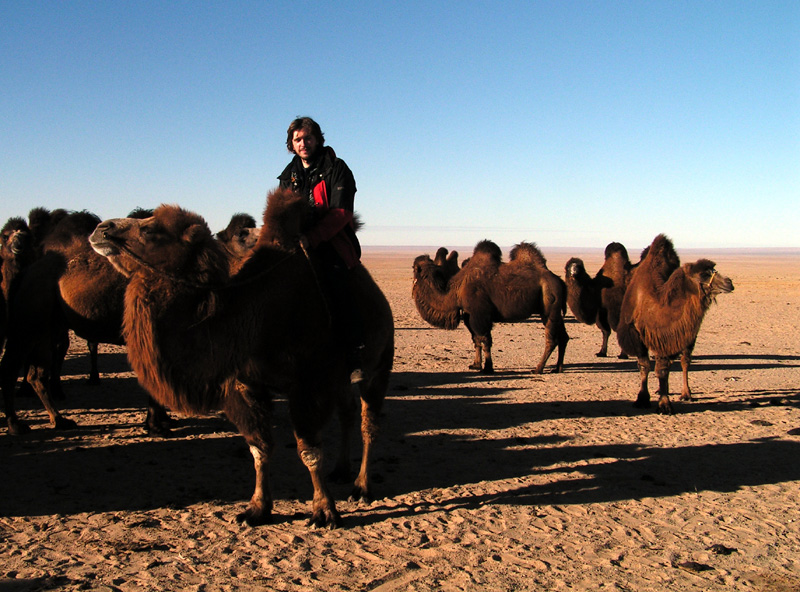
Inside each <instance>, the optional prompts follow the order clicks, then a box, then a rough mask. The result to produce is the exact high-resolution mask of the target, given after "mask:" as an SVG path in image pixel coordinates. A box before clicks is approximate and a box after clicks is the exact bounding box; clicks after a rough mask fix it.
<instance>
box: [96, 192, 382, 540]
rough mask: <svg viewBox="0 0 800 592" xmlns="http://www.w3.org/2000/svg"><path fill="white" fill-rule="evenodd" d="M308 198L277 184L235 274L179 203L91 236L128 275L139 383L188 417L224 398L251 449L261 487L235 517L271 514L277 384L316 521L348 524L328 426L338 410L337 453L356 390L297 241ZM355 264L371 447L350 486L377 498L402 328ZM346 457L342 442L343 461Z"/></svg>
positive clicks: (366, 441)
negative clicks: (386, 409)
mask: <svg viewBox="0 0 800 592" xmlns="http://www.w3.org/2000/svg"><path fill="white" fill-rule="evenodd" d="M307 207H308V206H307V203H306V202H305V199H304V198H303V197H301V196H298V195H296V194H294V193H292V192H291V191H288V190H276V191H273V192H271V193H270V195H269V196H268V200H267V207H266V209H265V212H264V224H263V226H262V230H261V234H260V236H259V240H258V243H257V245H256V247H255V249H254V251H253V253H252V254H251V256H250V258H249V259H248V260H247V262H246V263H245V264H244V266H243V267H242V269H241V270H240V271H239V272H238V273H237V274H236V275H234V276H230V275H229V273H228V265H227V263H226V261H225V254H224V253H223V250H222V248H221V247H220V245H219V243H218V242H216V241H214V240H213V237H212V235H211V233H210V231H209V230H208V226H207V225H206V223H205V221H204V220H203V218H201V217H200V216H198V215H197V214H194V213H192V212H188V211H186V210H183V209H181V208H179V207H177V206H170V205H165V206H161V207H159V208H158V209H156V210H155V212H154V215H153V217H152V218H149V219H147V220H130V219H121V220H120V219H117V220H107V221H105V222H103V223H102V224H100V225H99V226H98V227H97V229H96V230H95V232H94V233H93V234H92V236H91V238H90V241H91V243H92V246H93V247H94V248H95V250H97V251H98V252H99V253H101V254H103V255H105V256H106V257H108V258H109V260H110V261H111V262H112V263H113V265H114V266H115V267H116V268H117V269H118V270H119V271H120V272H122V273H123V274H125V275H127V276H128V277H129V278H130V279H129V282H128V287H127V290H126V294H125V319H124V325H123V327H124V335H125V339H126V342H127V345H128V357H129V360H130V362H131V365H132V367H133V368H134V370H135V372H136V375H137V377H138V379H139V382H140V384H141V385H142V386H143V387H144V388H145V389H147V390H148V391H149V392H150V393H151V394H152V395H153V396H154V397H155V398H156V399H157V400H158V401H159V402H161V403H162V404H163V405H165V406H166V407H168V408H170V409H174V410H177V411H181V412H183V413H186V414H205V413H208V412H210V411H212V410H215V409H221V410H222V411H223V412H224V413H225V415H226V416H227V418H228V419H229V420H230V421H231V422H232V423H233V424H234V425H235V426H236V427H237V429H238V430H239V432H240V433H241V434H242V436H243V437H244V438H245V440H246V442H247V443H248V445H249V446H250V451H251V453H252V455H253V459H254V465H255V473H256V479H255V489H254V492H253V495H252V497H251V499H250V502H249V503H248V505H247V507H246V508H245V509H244V511H243V512H241V513H240V514H238V516H237V520H238V521H239V522H243V523H245V524H248V525H253V526H254V525H258V524H263V523H266V522H269V521H270V520H271V516H272V506H273V502H272V494H271V492H270V486H269V476H268V469H269V461H270V457H271V456H272V452H273V449H274V445H273V440H272V435H271V419H270V415H271V400H272V396H273V393H282V394H284V395H285V396H286V398H287V401H288V406H289V413H290V416H291V420H292V423H293V426H294V433H295V438H296V440H297V452H298V455H299V457H300V459H301V460H302V462H303V464H304V465H305V466H306V467H307V469H308V471H309V473H310V475H311V481H312V485H313V488H314V495H313V501H312V513H311V518H310V520H309V523H310V524H311V525H314V526H327V527H330V528H334V527H337V526H339V525H340V524H341V516H340V515H339V513H338V511H337V509H336V506H335V503H334V499H333V497H332V496H331V494H330V492H329V490H328V487H327V485H326V482H325V478H324V476H323V474H322V460H323V456H322V448H321V434H320V432H321V429H322V426H323V423H324V422H325V421H326V420H327V419H328V417H329V416H330V415H331V414H332V412H333V411H334V409H336V408H337V407H338V410H339V411H340V420H341V421H342V424H343V426H344V429H343V432H342V433H343V436H342V440H343V442H342V447H341V450H342V451H346V450H347V437H346V435H347V434H348V433H349V428H350V427H352V423H353V420H354V419H355V417H354V414H353V413H351V412H350V411H353V410H354V408H353V403H354V399H353V396H352V393H353V391H352V390H351V388H355V387H351V385H350V381H349V373H348V371H347V367H346V361H345V357H344V352H343V349H344V348H342V347H341V343H340V336H339V335H337V334H335V333H334V332H333V331H332V322H331V317H330V313H329V310H328V307H327V304H326V298H325V295H324V294H323V292H322V286H321V284H320V283H319V281H318V275H317V273H316V271H315V267H314V265H313V262H312V259H309V258H308V257H307V256H306V254H305V253H304V251H303V250H302V249H301V247H300V242H299V236H300V230H301V227H302V224H303V221H304V220H305V215H306V211H307ZM312 258H313V256H312ZM350 274H351V281H352V291H353V293H354V294H355V297H356V300H357V302H358V305H359V306H360V308H361V310H362V311H363V317H364V318H363V321H364V325H365V344H366V347H365V350H364V354H363V361H364V366H363V369H364V374H365V380H364V381H363V382H361V383H359V385H358V391H359V394H360V398H361V435H362V445H363V453H362V459H361V468H360V471H359V473H358V476H357V477H356V480H355V484H354V489H353V497H356V498H362V499H368V498H369V497H370V496H371V484H370V480H369V471H368V467H369V462H370V460H371V456H372V450H373V445H374V439H375V436H376V434H377V428H378V414H379V412H380V409H381V407H382V404H383V400H384V397H385V394H386V389H387V387H388V381H389V376H390V373H391V367H392V362H393V356H394V325H393V320H392V312H391V308H390V307H389V303H388V301H387V300H386V298H385V296H384V295H383V293H382V292H381V290H380V288H378V286H377V284H376V283H375V281H374V280H373V279H372V277H371V276H370V274H369V272H368V271H367V270H366V268H365V267H363V266H362V265H359V266H357V267H355V268H354V269H352V270H351V272H350ZM348 410H349V411H348ZM348 464H349V458H348V456H347V455H342V454H341V453H340V457H339V462H338V463H337V467H336V471H337V472H341V471H342V470H344V465H348Z"/></svg>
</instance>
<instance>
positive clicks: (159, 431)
mask: <svg viewBox="0 0 800 592" xmlns="http://www.w3.org/2000/svg"><path fill="white" fill-rule="evenodd" d="M174 423H175V422H174V421H173V420H172V418H170V416H169V413H167V410H166V408H164V406H162V405H161V404H160V403H158V401H156V400H155V399H154V398H153V397H152V396H150V395H147V413H146V414H145V418H144V430H145V431H146V432H147V433H148V434H149V435H151V436H159V437H161V438H167V437H169V436H171V435H172V429H171V428H172V426H173V425H174Z"/></svg>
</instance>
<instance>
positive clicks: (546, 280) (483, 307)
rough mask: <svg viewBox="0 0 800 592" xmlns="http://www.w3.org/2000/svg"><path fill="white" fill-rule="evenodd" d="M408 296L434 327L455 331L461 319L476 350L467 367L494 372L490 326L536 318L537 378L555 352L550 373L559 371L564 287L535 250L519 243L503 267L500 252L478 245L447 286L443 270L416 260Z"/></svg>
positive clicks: (487, 243)
mask: <svg viewBox="0 0 800 592" xmlns="http://www.w3.org/2000/svg"><path fill="white" fill-rule="evenodd" d="M413 269H414V284H413V288H412V296H413V298H414V303H415V304H416V306H417V310H418V311H419V313H420V316H422V318H423V319H424V320H425V321H427V322H428V323H430V324H431V325H433V326H435V327H441V328H443V329H455V328H456V327H458V324H459V322H460V321H461V320H462V319H463V321H464V325H465V326H466V327H467V329H468V330H469V333H470V336H471V337H472V342H473V345H474V347H475V357H474V360H473V362H472V364H470V368H471V369H473V370H480V371H481V372H483V373H484V374H491V373H492V372H494V364H493V361H492V327H493V326H494V323H496V322H506V323H514V322H520V321H523V320H525V319H527V318H528V317H530V316H531V315H533V314H538V315H539V316H540V317H541V319H542V323H544V327H545V349H544V353H543V354H542V357H541V359H540V360H539V363H538V365H537V366H536V370H535V372H536V373H537V374H541V373H542V372H543V371H544V366H545V364H546V363H547V360H548V358H549V357H550V354H551V353H553V350H555V349H556V347H558V359H557V361H556V365H555V368H554V371H555V372H561V371H562V370H563V367H564V352H565V350H566V347H567V341H568V340H569V336H568V335H567V331H566V329H565V328H564V311H565V309H566V298H567V294H566V287H565V285H564V282H563V280H561V278H559V277H558V276H557V275H555V274H554V273H553V272H551V271H550V270H549V269H547V262H546V260H545V258H544V256H542V254H541V252H540V251H539V249H538V248H537V247H536V245H534V244H532V243H524V242H523V243H520V244H518V245H516V246H515V247H514V248H513V249H512V250H511V254H510V261H509V262H508V263H503V261H502V252H501V250H500V248H499V247H498V246H497V245H496V244H495V243H493V242H492V241H481V242H480V243H478V244H477V245H476V246H475V249H474V251H473V253H472V256H471V257H470V258H469V260H468V261H467V262H466V264H465V265H464V266H463V267H462V268H461V270H460V271H459V272H458V273H456V274H455V275H454V276H453V277H452V278H450V280H449V281H448V282H447V283H446V285H444V286H443V285H442V282H441V278H442V270H441V267H440V266H439V265H437V264H436V263H435V262H434V261H433V260H432V259H431V258H430V257H429V256H427V255H421V256H419V257H417V258H416V259H415V260H414V267H413Z"/></svg>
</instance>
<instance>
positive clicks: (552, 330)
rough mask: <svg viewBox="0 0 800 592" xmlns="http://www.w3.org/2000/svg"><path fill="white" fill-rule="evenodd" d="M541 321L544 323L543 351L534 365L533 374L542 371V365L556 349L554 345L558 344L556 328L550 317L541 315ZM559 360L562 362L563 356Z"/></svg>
mask: <svg viewBox="0 0 800 592" xmlns="http://www.w3.org/2000/svg"><path fill="white" fill-rule="evenodd" d="M542 322H543V323H544V352H543V353H542V357H541V359H540V360H539V364H538V365H537V366H536V369H535V370H534V374H542V373H543V372H544V366H545V364H547V360H548V359H549V358H550V355H551V354H552V353H553V351H554V350H555V349H556V345H557V344H558V341H559V339H558V337H557V335H558V329H556V327H555V326H554V321H553V320H552V319H550V320H548V319H545V318H544V317H543V318H542ZM559 354H560V355H562V354H561V352H559ZM561 361H562V362H563V357H562V360H561ZM556 366H557V365H556ZM556 371H558V370H556Z"/></svg>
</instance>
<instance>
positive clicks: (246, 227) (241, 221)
mask: <svg viewBox="0 0 800 592" xmlns="http://www.w3.org/2000/svg"><path fill="white" fill-rule="evenodd" d="M258 235H259V229H258V228H256V220H255V218H253V217H252V216H251V215H250V214H241V213H240V214H234V215H233V216H232V217H231V219H230V222H228V225H227V226H226V227H225V228H224V229H222V230H220V231H219V232H218V233H217V234H216V237H217V240H218V241H220V243H222V246H223V247H225V250H226V251H227V253H228V261H229V262H230V265H231V274H232V275H233V274H235V273H236V272H237V271H239V269H241V267H242V265H244V262H245V261H246V260H247V257H248V256H249V255H250V252H251V251H252V250H253V247H255V246H256V242H257V241H258Z"/></svg>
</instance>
